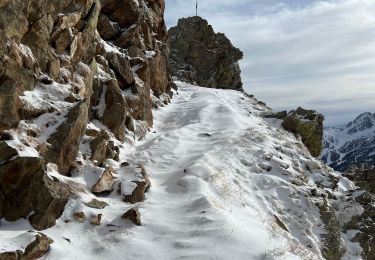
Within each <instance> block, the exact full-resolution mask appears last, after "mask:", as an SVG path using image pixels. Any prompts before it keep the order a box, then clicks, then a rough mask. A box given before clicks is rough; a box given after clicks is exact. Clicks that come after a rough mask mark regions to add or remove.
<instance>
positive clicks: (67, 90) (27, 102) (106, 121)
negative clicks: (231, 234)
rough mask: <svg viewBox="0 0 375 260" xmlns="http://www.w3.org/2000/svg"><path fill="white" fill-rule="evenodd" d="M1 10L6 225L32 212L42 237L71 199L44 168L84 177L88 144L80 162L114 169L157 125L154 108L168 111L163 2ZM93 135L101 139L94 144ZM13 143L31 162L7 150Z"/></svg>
mask: <svg viewBox="0 0 375 260" xmlns="http://www.w3.org/2000/svg"><path fill="white" fill-rule="evenodd" d="M0 6H1V8H0V187H1V189H0V218H1V217H5V218H6V219H7V220H9V221H15V220H17V219H19V218H24V217H27V216H28V215H29V214H30V213H31V212H32V211H34V214H33V215H32V216H30V218H29V219H30V221H31V223H32V225H33V226H34V228H36V229H45V228H48V227H50V226H52V225H53V224H54V223H55V221H56V218H58V217H59V216H60V215H61V214H62V212H63V210H64V206H65V204H66V203H67V201H68V199H69V192H71V191H72V190H71V189H69V187H66V184H64V183H61V181H58V180H55V179H51V178H49V177H48V171H47V170H46V169H47V168H48V167H46V165H48V164H50V163H51V164H55V165H57V169H58V172H59V173H60V174H62V175H65V176H70V174H71V172H72V170H74V171H76V170H79V167H78V166H77V165H79V159H78V158H79V156H80V154H81V153H82V149H84V145H85V140H89V142H88V145H89V146H90V143H91V146H90V147H89V148H88V149H89V151H90V154H89V155H88V156H86V157H85V158H83V160H86V161H89V162H90V163H92V164H94V163H95V165H101V166H103V164H104V162H105V160H106V159H114V160H118V159H119V148H118V143H117V142H119V143H121V142H124V141H129V142H131V141H132V139H133V140H134V139H135V138H141V137H143V136H144V133H145V132H147V131H148V128H149V127H151V126H152V124H153V118H152V112H151V109H152V108H153V107H154V105H155V104H160V103H162V102H161V101H160V102H156V100H159V98H162V100H167V98H165V97H164V96H165V95H167V94H166V93H169V92H170V89H171V87H173V83H172V81H171V77H170V76H169V73H168V68H167V55H168V53H169V48H168V45H167V43H166V39H167V30H166V27H165V23H164V17H163V15H164V8H165V6H164V1H163V0H121V1H120V0H101V1H100V0H60V1H57V0H33V1H31V0H14V1H0ZM88 126H91V127H93V128H94V129H95V131H96V132H95V131H94V132H95V133H99V134H97V136H95V137H96V138H97V139H95V140H94V141H93V139H94V138H93V137H92V136H86V134H87V135H89V134H93V131H92V129H93V128H90V129H91V131H90V129H89V130H88V131H86V129H87V128H88ZM12 135H14V136H15V138H16V139H17V140H18V141H17V142H19V143H20V147H21V146H22V148H23V149H24V151H25V150H26V151H29V150H32V151H33V154H32V157H30V154H27V153H25V152H24V151H20V150H19V147H13V146H9V145H7V143H6V142H7V140H8V139H9V138H6V137H7V136H8V137H9V136H10V139H11V137H12ZM3 137H4V138H5V139H3ZM10 139H9V140H10ZM116 139H117V140H116ZM115 143H116V145H115ZM90 160H91V161H90ZM48 169H49V168H48ZM13 171H16V174H14V175H12V174H11V173H12V172H13ZM36 191H38V192H36Z"/></svg>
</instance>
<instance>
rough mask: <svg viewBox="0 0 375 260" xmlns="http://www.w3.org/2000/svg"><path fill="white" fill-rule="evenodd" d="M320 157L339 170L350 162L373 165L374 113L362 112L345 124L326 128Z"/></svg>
mask: <svg viewBox="0 0 375 260" xmlns="http://www.w3.org/2000/svg"><path fill="white" fill-rule="evenodd" d="M322 159H323V160H324V161H325V162H327V164H329V165H330V166H332V167H333V168H335V169H336V170H340V171H345V170H346V169H347V168H348V167H349V166H350V165H352V164H359V163H368V164H373V165H375V113H374V114H372V113H363V114H361V115H359V116H358V117H357V118H356V119H354V120H353V121H351V122H349V123H348V124H347V125H345V126H341V127H331V128H326V129H325V130H324V149H323V152H322Z"/></svg>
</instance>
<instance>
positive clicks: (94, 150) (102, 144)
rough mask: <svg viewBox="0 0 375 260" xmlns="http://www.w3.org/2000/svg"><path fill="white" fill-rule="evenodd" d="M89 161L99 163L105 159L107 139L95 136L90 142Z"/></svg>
mask: <svg viewBox="0 0 375 260" xmlns="http://www.w3.org/2000/svg"><path fill="white" fill-rule="evenodd" d="M90 148H91V161H93V162H96V164H101V163H103V162H104V161H105V159H106V152H107V141H106V140H105V139H104V138H102V137H97V138H95V139H94V140H92V141H91V143H90Z"/></svg>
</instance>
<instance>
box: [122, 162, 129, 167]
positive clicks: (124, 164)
mask: <svg viewBox="0 0 375 260" xmlns="http://www.w3.org/2000/svg"><path fill="white" fill-rule="evenodd" d="M129 165H130V163H128V162H123V163H121V167H127V166H129Z"/></svg>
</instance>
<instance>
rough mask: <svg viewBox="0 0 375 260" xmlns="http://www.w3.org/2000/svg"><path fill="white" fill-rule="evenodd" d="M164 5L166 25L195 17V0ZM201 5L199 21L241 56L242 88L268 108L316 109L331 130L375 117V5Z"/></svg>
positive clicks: (204, 0)
mask: <svg viewBox="0 0 375 260" xmlns="http://www.w3.org/2000/svg"><path fill="white" fill-rule="evenodd" d="M166 2H167V11H166V21H167V24H168V26H172V25H174V24H176V22H177V19H178V17H181V16H191V15H194V14H195V0H190V1H189V0H167V1H166ZM199 2H200V15H201V16H203V17H204V18H206V19H207V20H208V21H209V23H211V24H212V25H213V27H214V28H215V30H216V31H220V32H224V33H225V34H226V35H227V36H228V37H229V38H230V39H231V41H232V42H233V43H234V45H236V46H237V47H239V48H240V49H241V50H243V51H244V53H245V57H244V60H243V61H242V62H241V68H242V78H243V81H244V87H245V89H246V90H247V91H248V92H250V93H252V94H255V95H256V96H257V97H258V98H260V99H262V100H264V101H266V102H267V103H268V104H269V105H270V106H271V107H273V108H275V109H277V110H278V109H283V108H284V109H290V108H293V107H297V106H305V107H308V108H313V109H317V110H319V111H321V112H323V113H324V114H326V117H327V122H328V124H341V123H344V122H346V121H349V120H351V119H352V117H353V116H354V117H355V115H356V114H359V113H362V112H364V111H372V112H374V111H375V101H373V100H375V73H374V72H375V1H374V0H337V1H328V0H327V1H314V0H298V1H296V0H288V1H287V0H284V1H282V0H238V1H235V3H234V1H230V0H200V1H199ZM369 97H372V98H369ZM325 101H326V102H325ZM348 108H350V109H348ZM349 110H350V113H349V112H348V111H349Z"/></svg>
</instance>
